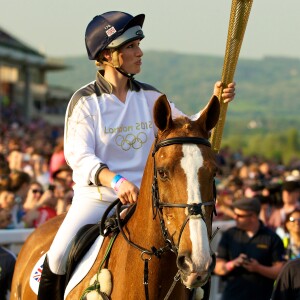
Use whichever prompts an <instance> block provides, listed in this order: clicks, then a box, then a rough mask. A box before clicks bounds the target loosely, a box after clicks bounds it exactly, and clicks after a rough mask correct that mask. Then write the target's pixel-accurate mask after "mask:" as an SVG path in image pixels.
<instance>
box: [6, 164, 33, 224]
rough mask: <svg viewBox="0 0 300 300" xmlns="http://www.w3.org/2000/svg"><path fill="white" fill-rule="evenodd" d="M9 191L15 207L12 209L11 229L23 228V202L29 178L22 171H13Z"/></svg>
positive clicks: (28, 185)
mask: <svg viewBox="0 0 300 300" xmlns="http://www.w3.org/2000/svg"><path fill="white" fill-rule="evenodd" d="M10 179H11V185H10V189H11V191H12V192H13V193H14V194H15V205H14V207H13V209H12V221H13V228H24V226H25V225H24V222H23V221H22V217H23V215H24V213H25V212H24V209H23V205H24V201H25V198H26V196H27V192H28V190H29V187H30V181H31V178H30V176H29V175H28V174H27V173H26V172H24V171H17V170H14V171H12V172H11V173H10Z"/></svg>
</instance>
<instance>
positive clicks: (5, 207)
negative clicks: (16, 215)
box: [0, 190, 15, 229]
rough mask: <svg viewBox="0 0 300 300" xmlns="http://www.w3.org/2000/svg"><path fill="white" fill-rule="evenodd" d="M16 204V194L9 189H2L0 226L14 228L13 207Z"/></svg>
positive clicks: (0, 194) (0, 195)
mask: <svg viewBox="0 0 300 300" xmlns="http://www.w3.org/2000/svg"><path fill="white" fill-rule="evenodd" d="M14 205H15V195H14V193H12V192H10V191H9V190H2V191H0V228H1V229H10V228H14V224H13V222H12V215H13V208H14Z"/></svg>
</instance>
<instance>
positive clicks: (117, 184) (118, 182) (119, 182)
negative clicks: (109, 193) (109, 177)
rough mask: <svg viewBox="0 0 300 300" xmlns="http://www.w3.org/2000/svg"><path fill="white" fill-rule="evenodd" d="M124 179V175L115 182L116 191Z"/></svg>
mask: <svg viewBox="0 0 300 300" xmlns="http://www.w3.org/2000/svg"><path fill="white" fill-rule="evenodd" d="M125 180H126V179H125V178H124V177H122V178H121V179H120V180H118V181H117V183H116V184H115V187H114V190H115V191H116V192H117V191H118V190H119V188H120V185H121V183H122V182H123V181H125Z"/></svg>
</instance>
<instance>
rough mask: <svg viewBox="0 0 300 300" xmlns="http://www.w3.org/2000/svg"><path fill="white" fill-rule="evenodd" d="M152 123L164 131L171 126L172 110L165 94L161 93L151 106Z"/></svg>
mask: <svg viewBox="0 0 300 300" xmlns="http://www.w3.org/2000/svg"><path fill="white" fill-rule="evenodd" d="M153 116H154V123H155V125H156V126H157V128H158V129H159V130H161V131H164V130H165V129H167V128H170V127H171V126H172V123H173V121H172V111H171V107H170V104H169V101H168V100H167V97H166V95H161V96H160V97H159V98H158V99H157V100H156V102H155V104H154V108H153Z"/></svg>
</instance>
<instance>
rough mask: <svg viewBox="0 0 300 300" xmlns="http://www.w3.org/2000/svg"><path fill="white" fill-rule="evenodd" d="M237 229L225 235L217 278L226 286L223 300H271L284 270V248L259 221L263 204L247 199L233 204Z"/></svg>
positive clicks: (219, 247) (279, 240) (219, 253)
mask: <svg viewBox="0 0 300 300" xmlns="http://www.w3.org/2000/svg"><path fill="white" fill-rule="evenodd" d="M233 210H234V213H235V219H236V226H235V227H232V228H230V229H228V230H227V231H225V232H224V233H223V235H222V238H221V240H220V243H219V246H218V251H217V262H216V268H215V274H217V275H220V276H223V279H224V280H225V282H226V286H225V289H224V292H223V295H222V298H221V299H222V300H232V299H234V300H240V299H241V300H248V299H249V300H250V299H251V300H253V299H256V300H269V299H270V296H271V293H272V288H273V283H274V280H275V278H276V277H277V275H278V274H279V272H280V270H281V268H282V266H283V263H284V262H283V255H284V247H283V243H282V241H281V239H280V238H279V236H278V235H276V233H274V232H273V231H272V230H270V229H269V228H267V227H265V226H264V225H263V223H262V222H261V221H260V220H259V218H258V215H259V212H260V202H259V200H258V199H256V198H244V199H241V200H237V201H235V202H234V203H233Z"/></svg>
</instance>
